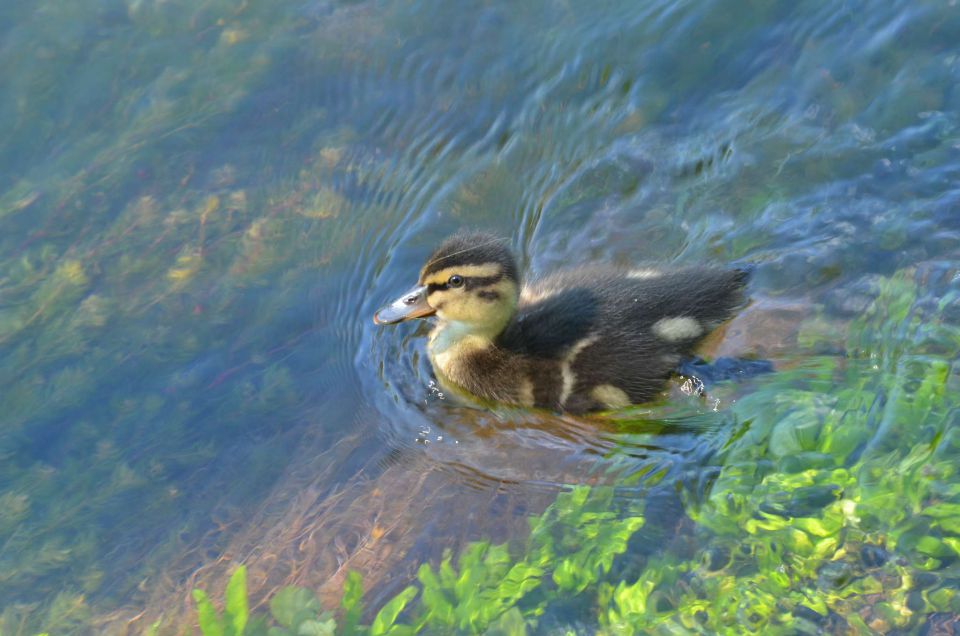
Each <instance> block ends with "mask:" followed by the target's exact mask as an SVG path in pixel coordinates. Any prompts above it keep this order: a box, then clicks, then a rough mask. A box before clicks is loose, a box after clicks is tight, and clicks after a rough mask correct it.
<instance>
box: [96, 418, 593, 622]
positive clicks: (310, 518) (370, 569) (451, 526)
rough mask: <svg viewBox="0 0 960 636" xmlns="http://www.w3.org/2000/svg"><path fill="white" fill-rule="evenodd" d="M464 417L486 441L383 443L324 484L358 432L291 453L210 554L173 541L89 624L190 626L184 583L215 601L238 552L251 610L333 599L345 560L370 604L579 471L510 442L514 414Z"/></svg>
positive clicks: (535, 422)
mask: <svg viewBox="0 0 960 636" xmlns="http://www.w3.org/2000/svg"><path fill="white" fill-rule="evenodd" d="M471 416H472V414H471V413H467V415H466V417H467V419H470V417H471ZM476 417H477V418H478V419H483V420H484V422H483V424H478V428H477V429H476V430H477V431H480V430H483V431H484V432H485V434H486V435H490V437H491V438H492V440H493V443H487V442H485V443H483V444H475V445H473V446H472V449H471V450H470V451H469V452H468V453H467V455H466V456H465V457H464V461H463V462H458V461H457V458H456V453H455V452H452V453H451V457H450V458H449V459H450V461H445V462H439V461H437V458H436V457H435V456H431V455H430V454H428V453H424V452H422V451H421V450H419V449H416V450H413V451H410V452H406V453H401V455H400V457H399V459H397V460H396V461H394V462H393V463H391V464H390V465H389V466H386V467H383V463H384V462H383V454H378V456H377V457H376V458H374V459H371V460H370V462H369V463H368V464H367V465H365V466H363V467H362V468H361V469H360V470H359V471H357V472H356V474H355V475H354V476H353V477H352V478H350V479H348V480H346V481H342V480H341V482H342V483H341V485H340V486H338V487H336V488H334V489H332V490H331V487H330V484H331V483H336V481H337V475H338V474H342V470H343V463H342V462H343V458H345V457H348V456H349V455H350V454H351V452H353V451H355V450H356V449H358V448H360V446H361V445H362V444H363V439H362V438H361V435H359V434H355V435H351V436H349V437H347V438H344V439H341V440H339V441H338V442H337V443H336V445H334V446H333V447H330V448H327V449H326V450H325V451H323V452H321V453H316V454H310V453H303V454H302V455H301V457H300V458H299V459H298V461H297V465H296V466H294V467H291V469H290V471H289V472H288V475H287V476H286V478H285V479H283V481H282V483H280V484H278V486H277V487H276V488H275V489H274V491H273V492H272V493H271V495H270V497H269V498H268V499H267V501H265V502H264V504H263V506H262V507H261V509H260V510H259V511H256V512H255V513H253V514H251V515H249V516H248V517H247V516H244V517H241V515H240V513H237V515H235V518H233V519H230V520H226V521H224V522H223V526H224V528H225V531H227V532H233V533H234V537H233V538H232V539H231V540H230V541H229V544H228V546H227V548H226V549H224V550H223V552H222V554H220V555H219V556H218V557H216V558H213V559H211V560H208V559H206V558H205V556H204V553H202V552H201V550H202V548H201V547H196V548H192V549H190V550H187V551H185V553H184V554H183V555H181V557H180V558H179V559H178V560H177V562H176V563H172V564H170V567H168V568H166V569H165V571H164V572H162V573H160V574H159V575H158V576H157V578H156V579H155V580H151V581H149V582H144V589H150V590H152V592H151V593H150V594H149V597H148V599H147V602H146V608H145V609H142V608H141V609H136V610H134V609H130V610H128V611H119V612H114V613H112V614H110V615H106V616H102V617H101V619H100V621H98V627H99V628H101V630H102V633H105V634H140V633H142V632H143V631H144V630H146V629H147V628H148V627H149V626H150V625H151V624H153V623H154V622H155V621H157V620H161V619H162V626H161V629H160V631H159V634H161V635H172V634H178V635H179V634H192V633H195V630H196V615H195V610H194V603H193V599H192V596H191V592H192V590H193V589H195V588H200V589H203V590H205V591H207V593H208V594H209V595H210V597H211V599H213V600H214V602H215V603H219V602H220V601H222V598H223V590H224V588H225V587H226V584H227V581H228V579H229V577H230V575H231V574H232V573H233V571H234V569H235V568H236V566H237V565H239V564H241V563H242V564H244V565H246V566H247V588H248V595H249V599H250V607H251V610H254V611H267V607H266V606H267V603H268V601H269V599H270V598H271V597H272V596H273V595H274V594H275V593H276V592H277V591H278V590H279V589H280V588H282V587H284V586H288V585H297V586H302V587H306V588H308V589H310V590H313V591H315V592H316V594H317V596H318V598H319V599H320V601H321V603H322V605H323V606H324V607H325V608H327V609H336V608H337V606H338V604H339V602H340V598H341V595H342V589H343V582H344V578H345V576H346V574H347V572H349V571H351V570H354V571H357V572H359V573H360V574H361V575H362V576H363V581H364V588H365V589H367V590H373V591H374V596H373V597H370V598H367V599H365V601H366V602H367V605H368V607H375V606H376V605H377V603H378V601H380V602H382V601H383V600H385V598H387V597H389V596H390V595H391V594H393V593H395V592H396V591H398V590H399V589H400V587H401V586H405V585H407V584H409V583H410V582H412V581H413V580H414V579H415V575H416V569H417V567H418V566H419V565H420V564H421V563H422V562H424V561H432V562H436V561H437V560H438V559H439V558H440V556H441V555H442V553H443V551H444V549H447V548H449V549H451V550H452V551H453V552H454V553H457V552H458V551H459V549H460V547H461V546H462V545H463V544H465V543H466V542H468V541H471V540H478V539H486V540H491V541H495V542H503V541H510V540H512V539H522V538H525V537H526V533H527V532H528V530H529V526H528V522H527V517H528V516H529V515H531V514H539V513H540V512H542V510H543V509H544V508H546V506H548V505H549V503H550V502H551V501H552V500H553V499H554V498H555V496H556V493H557V490H558V489H559V486H556V487H551V486H550V484H563V483H583V482H584V481H585V480H584V477H583V475H584V474H586V473H587V471H586V469H585V468H584V467H583V466H582V465H581V466H580V467H579V468H578V467H577V465H576V464H577V462H571V463H569V464H568V465H566V466H564V465H563V464H564V462H563V461H560V460H558V458H557V457H556V455H555V449H554V450H551V449H545V448H535V447H526V446H525V447H518V446H517V445H516V444H515V442H514V441H512V438H513V436H512V435H510V434H508V431H509V430H512V429H513V428H515V427H516V424H515V423H511V424H509V425H505V428H504V429H501V430H499V435H498V431H497V430H495V429H497V428H498V423H497V421H496V420H495V419H494V418H490V417H489V416H488V415H486V414H480V413H478V414H477V415H476ZM549 419H550V418H548V417H544V418H543V420H544V421H540V418H536V417H533V418H530V420H529V422H528V425H529V426H528V427H529V428H530V429H531V430H537V429H541V428H542V429H543V430H544V431H546V430H549V426H550V425H551V422H550V421H547V420H549ZM492 422H494V423H493V424H492ZM552 424H553V425H554V426H556V425H557V421H553V422H552ZM564 426H566V428H567V429H569V430H568V433H569V435H570V439H571V440H575V439H580V440H581V441H582V440H583V439H585V438H586V437H588V436H589V431H588V429H589V424H587V423H570V422H568V423H566V424H565V425H564ZM491 427H492V428H493V429H494V430H493V431H491V430H490V429H491ZM563 438H566V435H564V436H561V439H563ZM489 441H490V440H489V439H488V442H489ZM598 444H599V442H598ZM505 446H506V447H509V448H505ZM571 446H579V444H577V443H576V442H574V443H573V444H572V445H571ZM477 453H479V454H480V455H482V456H477ZM467 459H469V462H467V461H466V460H467ZM474 466H482V467H484V470H480V469H477V468H475V467H474ZM488 466H489V467H490V470H486V468H487V467H488ZM531 483H536V484H538V485H531ZM544 484H547V485H546V486H544ZM196 543H197V544H199V545H203V544H204V541H203V540H200V541H198V542H196ZM203 561H207V562H206V563H204V564H203V565H201V566H200V567H197V566H196V564H197V563H198V562H203ZM381 597H382V598H381Z"/></svg>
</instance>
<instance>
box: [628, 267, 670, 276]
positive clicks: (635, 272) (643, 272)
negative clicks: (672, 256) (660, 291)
mask: <svg viewBox="0 0 960 636" xmlns="http://www.w3.org/2000/svg"><path fill="white" fill-rule="evenodd" d="M659 276H663V272H661V271H659V270H656V269H649V268H642V269H631V270H630V271H629V272H627V278H657V277H659Z"/></svg>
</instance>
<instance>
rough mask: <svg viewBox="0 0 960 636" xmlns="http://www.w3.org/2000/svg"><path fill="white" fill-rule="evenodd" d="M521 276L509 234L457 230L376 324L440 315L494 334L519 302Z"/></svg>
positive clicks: (474, 330)
mask: <svg viewBox="0 0 960 636" xmlns="http://www.w3.org/2000/svg"><path fill="white" fill-rule="evenodd" d="M519 290H520V281H519V277H518V275H517V265H516V261H515V260H514V258H513V254H511V253H510V250H509V248H508V247H507V241H506V239H502V238H499V237H496V236H492V235H490V234H485V233H481V232H473V233H469V234H457V235H454V236H452V237H450V238H448V239H447V240H446V241H444V242H443V243H442V244H441V245H440V247H438V248H437V250H436V251H435V252H434V253H433V255H432V256H430V258H429V260H427V264H426V265H424V266H423V269H422V270H420V280H419V282H418V284H417V286H416V287H414V288H413V289H411V290H410V291H408V292H407V293H406V294H404V295H402V296H401V297H400V298H398V299H397V300H396V301H394V302H393V303H391V304H390V305H387V306H386V307H384V308H383V309H381V310H380V311H378V312H377V313H376V315H375V316H374V318H373V319H374V322H376V323H377V324H381V325H382V324H390V323H395V322H400V321H403V320H410V319H411V318H423V317H426V316H432V315H436V316H437V317H438V318H439V319H440V320H441V321H442V322H449V323H457V324H458V325H459V326H460V327H461V330H462V331H465V332H469V333H472V334H476V335H481V336H487V337H491V338H492V337H494V336H496V335H497V334H499V333H500V332H501V331H503V329H504V327H506V325H507V323H508V322H509V321H510V318H511V317H512V316H513V314H514V312H515V311H516V308H517V298H518V297H519Z"/></svg>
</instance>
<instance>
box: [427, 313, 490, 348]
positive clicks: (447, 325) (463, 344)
mask: <svg viewBox="0 0 960 636" xmlns="http://www.w3.org/2000/svg"><path fill="white" fill-rule="evenodd" d="M501 332H503V326H502V325H478V324H476V323H472V322H462V321H459V320H441V321H439V322H438V323H437V325H436V326H435V327H434V328H433V331H431V332H430V342H429V346H430V351H431V353H433V355H434V356H438V355H441V354H443V353H446V352H448V351H452V350H454V349H484V348H487V347H489V346H491V345H492V344H493V341H494V340H496V338H497V336H499V335H500V333H501Z"/></svg>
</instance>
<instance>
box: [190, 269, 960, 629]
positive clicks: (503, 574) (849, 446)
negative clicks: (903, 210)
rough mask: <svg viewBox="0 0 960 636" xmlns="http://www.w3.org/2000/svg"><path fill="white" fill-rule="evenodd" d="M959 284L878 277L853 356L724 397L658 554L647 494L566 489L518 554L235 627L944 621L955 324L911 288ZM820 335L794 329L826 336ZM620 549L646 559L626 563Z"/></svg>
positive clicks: (456, 564)
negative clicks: (619, 496) (687, 525)
mask: <svg viewBox="0 0 960 636" xmlns="http://www.w3.org/2000/svg"><path fill="white" fill-rule="evenodd" d="M954 274H955V272H954V271H953V270H950V269H943V268H938V267H936V266H932V267H930V268H929V269H925V270H923V271H921V272H901V273H898V274H897V275H895V276H893V277H891V278H889V279H886V280H883V281H880V282H879V283H878V285H877V287H878V289H877V296H876V299H875V300H874V302H873V304H872V305H871V307H870V308H869V309H868V310H867V312H866V314H865V316H864V317H863V318H862V319H860V320H857V321H855V322H854V324H852V325H851V326H850V329H849V336H848V337H847V340H846V343H845V344H846V347H847V351H848V355H847V356H845V357H837V356H824V357H821V358H816V359H807V360H805V361H804V362H803V363H802V364H800V365H798V366H797V367H796V368H793V369H785V370H783V371H781V372H779V373H777V374H774V375H772V376H769V377H767V378H766V380H765V385H764V386H762V387H759V388H758V390H756V391H755V392H753V393H751V394H750V395H749V396H747V397H746V398H743V399H741V400H739V401H738V402H737V403H736V404H735V405H733V406H732V407H731V409H730V411H729V412H728V413H727V414H725V417H727V418H728V421H727V425H728V426H730V427H731V429H732V430H733V434H732V435H731V437H730V439H729V442H728V443H727V445H726V447H725V448H724V450H723V453H722V456H720V457H718V458H717V463H716V467H717V472H716V474H715V478H714V479H713V482H712V483H711V484H710V486H709V492H708V494H707V495H706V496H705V497H702V498H700V499H699V500H697V501H694V499H695V498H692V497H689V496H688V495H689V494H690V493H684V498H685V499H686V503H687V507H686V511H687V514H688V515H689V518H690V520H691V521H692V522H693V526H692V529H691V530H690V531H689V532H686V533H684V535H685V536H678V537H676V538H673V539H670V538H668V539H665V541H666V542H668V543H670V542H671V541H672V543H673V545H669V546H667V545H665V546H662V547H664V548H667V547H669V548H670V549H662V550H657V551H653V552H651V551H650V550H649V549H644V547H643V546H642V545H637V543H636V542H635V541H633V542H632V541H631V539H632V538H636V537H637V536H638V532H639V531H640V530H641V529H642V528H644V526H645V518H644V515H643V512H642V506H643V503H642V499H639V500H637V501H635V502H633V503H628V504H626V505H621V506H619V507H618V506H617V505H615V502H614V500H613V499H612V495H613V493H614V490H613V489H612V488H609V487H596V488H593V489H590V488H588V487H577V488H574V489H573V490H571V491H569V492H564V493H561V494H560V495H559V496H558V498H557V500H556V501H555V502H554V503H553V504H552V505H551V506H550V507H549V508H548V509H547V510H546V512H544V513H543V514H542V515H540V516H536V517H533V518H531V520H530V534H529V537H528V539H527V541H526V544H525V545H524V547H523V548H522V549H514V550H511V549H509V548H508V546H507V545H491V544H490V543H488V542H474V543H471V544H470V545H468V546H467V547H466V548H465V549H464V550H463V551H462V552H461V553H460V554H459V555H457V557H456V558H454V557H453V556H451V555H449V554H448V555H446V556H445V557H444V558H443V560H442V561H441V562H440V563H439V564H438V565H436V566H434V565H430V564H423V565H422V566H421V567H420V569H419V572H418V575H417V579H418V581H417V584H416V585H412V586H409V587H407V588H406V589H404V590H403V591H402V592H401V593H399V594H398V595H397V596H395V597H393V598H392V599H390V600H388V601H387V602H385V603H384V604H383V605H382V607H380V608H375V609H378V611H377V612H376V613H375V614H371V615H370V616H371V622H370V624H369V625H363V624H361V622H360V617H361V615H362V614H363V612H362V609H361V606H360V596H361V590H360V581H359V577H358V576H357V575H355V574H354V575H352V576H350V577H348V579H347V584H346V587H345V589H344V596H343V602H342V605H341V609H340V613H339V615H337V616H334V615H333V614H331V613H329V612H321V611H320V608H319V605H317V604H316V600H315V599H314V598H313V596H312V595H311V594H310V593H309V592H307V591H306V590H302V589H288V590H284V591H283V592H281V593H280V594H278V595H277V596H276V597H274V601H272V602H271V612H272V618H267V617H262V618H261V619H260V621H261V622H259V623H258V624H257V625H258V626H257V627H256V628H250V631H248V632H243V633H248V634H260V633H264V634H266V633H270V634H283V633H288V632H284V631H270V632H267V631H264V630H266V629H267V625H268V623H269V622H271V621H272V622H274V623H276V624H277V625H279V626H280V627H273V628H271V629H276V630H281V628H282V629H291V628H292V624H293V623H292V621H291V619H290V618H289V617H290V616H292V615H294V614H295V615H297V616H301V617H302V618H301V619H300V622H299V623H297V624H298V625H304V627H303V628H302V630H301V631H299V632H296V631H294V632H289V633H301V634H328V633H330V634H332V633H338V634H340V633H342V634H410V633H421V632H422V633H433V634H447V633H487V634H511V635H513V634H525V633H529V632H533V631H538V630H539V629H540V628H546V627H550V628H552V629H556V630H560V628H565V629H568V630H571V631H574V632H578V633H579V631H581V630H583V629H585V630H586V631H587V632H590V633H593V632H594V631H599V632H600V633H606V634H643V633H657V632H658V630H659V629H661V628H663V629H665V630H666V631H667V632H669V633H677V632H679V633H704V634H715V633H755V634H773V633H784V634H795V633H819V632H821V631H827V632H829V633H854V634H874V633H887V632H889V631H892V630H903V631H908V632H909V631H917V630H919V629H920V628H923V627H926V629H931V628H935V627H937V626H941V627H942V626H945V625H949V624H954V623H956V621H957V620H958V618H960V596H958V594H960V589H958V587H957V581H958V577H960V567H958V566H960V479H957V475H956V473H957V471H958V470H960V422H958V421H957V420H956V416H957V414H958V413H960V386H958V379H957V374H956V371H955V369H954V368H953V367H954V364H955V362H954V357H955V356H956V352H957V351H958V350H960V325H958V324H950V323H947V322H944V321H942V320H941V319H940V318H939V313H938V309H939V307H938V306H937V305H932V306H931V305H926V304H924V303H918V301H917V297H916V279H917V278H918V277H920V276H923V277H925V278H928V279H929V278H931V277H934V278H936V277H939V278H940V279H941V281H940V282H941V284H942V283H944V282H946V281H944V280H942V279H943V278H944V277H945V276H946V277H948V278H947V281H949V276H953V275H954ZM956 294H957V292H956V290H952V291H946V292H945V294H944V296H943V297H942V298H943V300H942V301H941V303H945V302H950V301H951V300H953V299H954V298H955V297H956ZM818 325H819V323H817V322H816V321H812V322H811V326H810V330H809V331H808V333H807V334H806V337H808V338H812V339H816V338H818V337H821V336H822V335H823V334H822V333H820V334H818V333H817V331H816V330H817V327H818ZM837 386H839V387H840V388H839V389H837ZM620 501H621V503H622V500H620ZM631 550H633V551H636V552H639V553H646V554H645V556H644V558H643V559H642V562H640V563H639V564H638V563H633V564H632V565H631V566H630V567H629V568H627V569H625V568H624V567H618V558H621V557H622V556H623V555H625V554H629V553H630V551H631ZM242 572H243V569H242V568H241V569H238V570H237V574H235V575H234V578H235V579H239V580H240V581H242V576H243V575H242ZM231 587H232V588H233V589H234V594H231V588H228V592H227V601H226V607H227V610H226V614H225V616H224V618H216V614H215V610H213V609H211V607H210V605H209V601H207V600H206V597H205V596H204V595H203V594H202V593H198V595H197V596H198V610H199V616H200V626H201V628H202V631H203V633H204V635H205V636H216V635H219V634H228V633H231V632H223V631H218V630H220V629H221V628H220V627H217V625H221V624H226V623H224V622H223V621H227V622H229V620H230V617H231V616H234V617H235V616H238V615H239V614H238V613H237V610H236V609H232V610H231V607H233V608H236V607H237V606H238V601H237V600H236V599H237V594H239V593H238V592H236V584H235V582H233V581H232V582H231ZM294 598H296V599H297V604H298V608H299V609H297V610H296V611H293V610H290V609H287V608H288V605H289V604H290V603H291V602H292V599H294ZM571 607H575V608H578V609H579V610H580V612H578V613H577V615H576V616H571V615H570V610H569V609H568V608H571ZM281 608H283V609H281ZM244 612H245V611H244ZM243 615H244V616H245V613H243ZM585 616H589V617H590V619H589V621H587V619H586V618H585ZM570 620H572V621H573V622H569V623H568V622H567V621H570ZM217 621H220V622H217ZM308 624H309V627H307V625H308ZM578 626H579V627H578ZM257 630H261V631H257ZM311 630H313V631H311ZM547 631H550V630H547ZM560 631H562V630H560ZM238 633H239V632H238Z"/></svg>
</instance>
